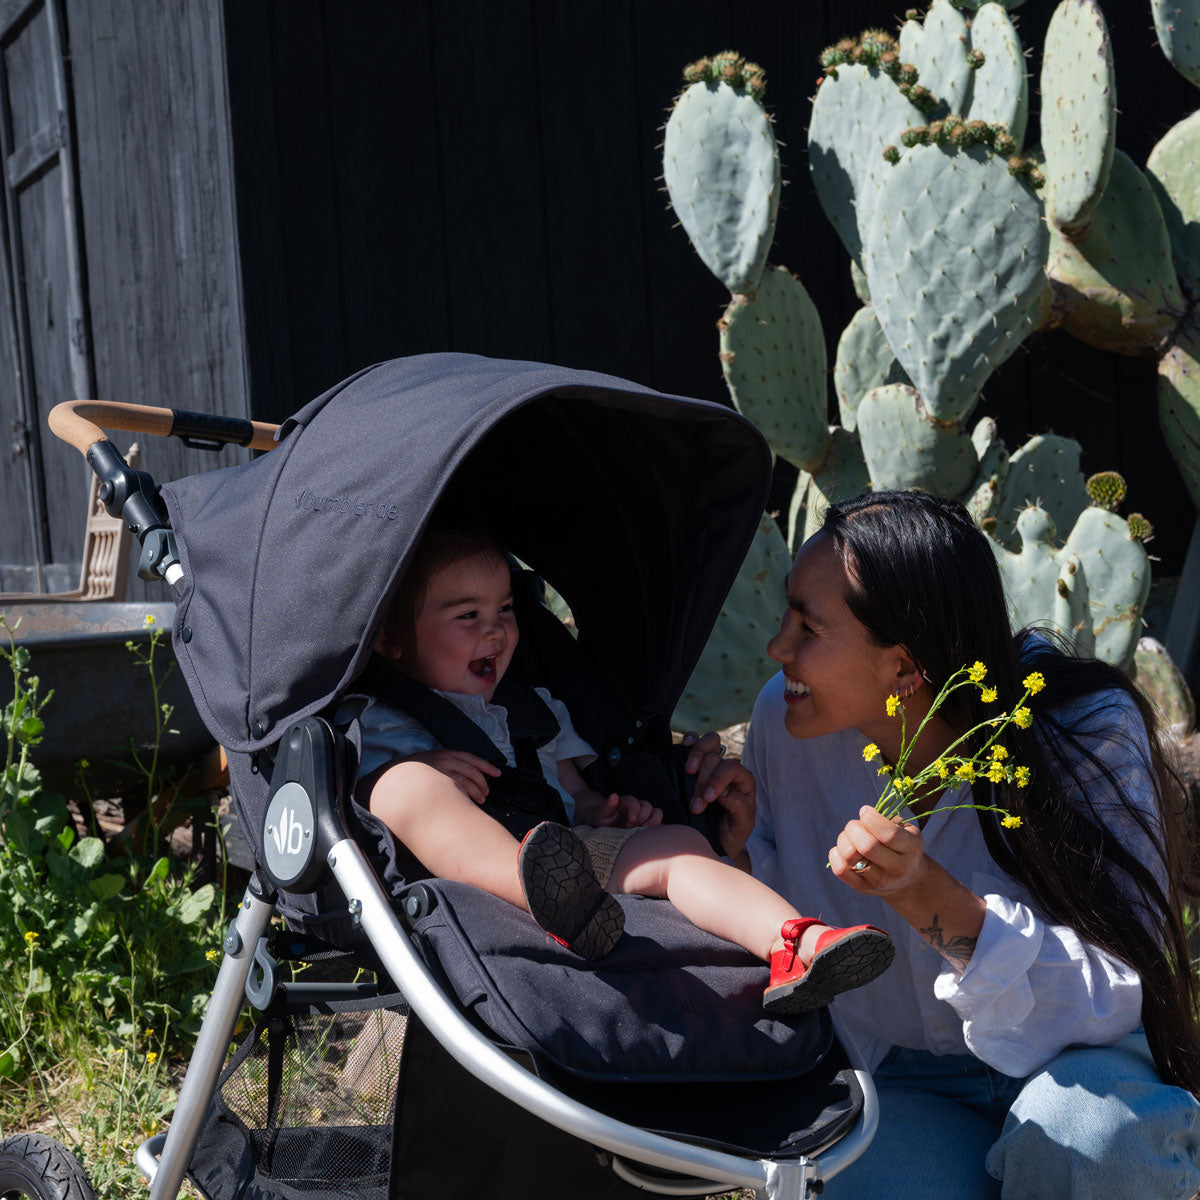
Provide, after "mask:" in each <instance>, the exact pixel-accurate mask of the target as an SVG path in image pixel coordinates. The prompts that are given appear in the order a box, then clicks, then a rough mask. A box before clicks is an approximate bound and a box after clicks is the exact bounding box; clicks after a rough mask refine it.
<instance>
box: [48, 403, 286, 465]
mask: <svg viewBox="0 0 1200 1200" xmlns="http://www.w3.org/2000/svg"><path fill="white" fill-rule="evenodd" d="M49 424H50V429H51V430H52V431H53V433H54V434H55V436H56V437H59V438H61V439H62V440H63V441H64V442H67V443H69V444H70V445H72V446H74V447H75V449H76V450H78V451H79V453H80V454H83V455H85V456H86V454H87V452H88V450H89V449H90V448H91V447H92V446H94V445H95V444H96V443H97V442H102V441H106V440H107V439H106V436H105V433H104V429H103V428H102V426H106V427H107V428H109V429H120V430H123V431H125V432H127V433H152V434H155V435H156V436H158V437H171V436H172V435H174V436H176V437H180V438H182V439H183V441H184V442H185V444H188V445H194V446H197V447H200V448H203V449H214V450H216V449H220V447H221V446H222V445H224V444H226V443H229V442H232V443H234V444H235V445H239V446H248V447H249V448H250V449H251V450H273V449H274V448H275V446H276V442H275V431H276V430H277V429H278V428H279V427H278V426H277V425H271V424H269V423H267V422H265V421H247V420H243V419H242V418H240V417H221V416H215V415H213V414H211V413H194V412H186V411H184V410H182V409H174V408H154V407H151V406H150V405H145V404H122V403H118V402H116V401H106V400H66V401H64V402H63V403H61V404H56V405H55V406H54V407H53V408H52V409H51V410H50V416H49Z"/></svg>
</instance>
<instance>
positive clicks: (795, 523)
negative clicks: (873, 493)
mask: <svg viewBox="0 0 1200 1200" xmlns="http://www.w3.org/2000/svg"><path fill="white" fill-rule="evenodd" d="M830 433H831V434H832V437H831V438H830V442H829V451H828V453H827V454H826V455H825V457H824V459H823V460H822V461H821V463H820V464H819V465H818V466H817V467H815V468H814V470H813V472H812V474H811V475H810V474H809V473H808V472H805V473H804V474H803V475H802V476H801V477H800V479H799V480H798V481H797V483H796V490H795V492H794V493H793V495H792V502H791V505H790V506H789V509H788V534H787V536H788V545H789V546H790V547H791V549H792V553H793V554H795V553H796V551H797V550H799V549H800V547H801V545H802V544H803V543H804V542H806V541H807V540H808V539H809V538H810V537H812V535H813V534H814V533H816V532H817V530H818V529H820V528H821V525H822V523H823V522H824V520H825V513H826V511H827V510H828V508H829V506H830V505H831V504H840V503H841V502H842V501H843V500H853V499H854V497H855V496H861V495H862V494H863V492H865V491H869V490H870V488H871V476H870V475H869V474H868V473H867V464H866V462H865V461H864V460H863V452H862V443H861V442H860V441H859V440H858V438H857V437H856V436H855V435H854V434H852V433H851V432H850V431H849V430H847V429H840V428H837V427H834V428H833V429H832V430H830Z"/></svg>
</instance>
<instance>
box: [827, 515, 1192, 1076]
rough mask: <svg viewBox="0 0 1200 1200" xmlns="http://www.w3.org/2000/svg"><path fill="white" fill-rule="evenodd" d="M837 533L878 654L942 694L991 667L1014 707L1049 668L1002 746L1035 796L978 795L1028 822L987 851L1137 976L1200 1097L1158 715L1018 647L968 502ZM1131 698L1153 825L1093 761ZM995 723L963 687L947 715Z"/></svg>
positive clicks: (1179, 1067)
mask: <svg viewBox="0 0 1200 1200" xmlns="http://www.w3.org/2000/svg"><path fill="white" fill-rule="evenodd" d="M823 532H824V533H827V534H828V535H829V536H830V537H831V538H832V539H833V543H834V545H835V547H836V549H837V552H838V554H839V556H840V558H841V561H842V563H843V565H844V566H845V568H846V575H847V578H848V579H849V580H850V584H849V594H848V595H847V596H846V602H847V605H848V606H849V608H850V611H851V612H852V613H853V614H854V615H855V616H856V617H857V618H858V620H859V621H861V622H862V624H863V625H864V626H865V627H866V629H867V631H868V633H869V634H870V635H871V637H872V638H873V639H874V640H875V641H876V642H877V643H878V644H879V645H882V646H895V645H900V646H904V647H905V648H906V649H907V650H908V652H909V653H910V654H911V655H912V657H913V658H914V659H915V660H916V662H917V663H918V664H919V666H920V668H921V670H922V671H923V672H924V674H925V677H926V679H927V680H928V681H929V683H930V686H931V687H932V689H933V692H934V694H935V695H936V694H937V692H938V691H939V690H940V689H941V687H942V685H943V684H944V683H945V682H946V680H947V679H948V678H949V677H950V676H951V675H953V674H954V672H955V671H957V670H959V669H960V668H962V667H964V666H968V665H970V664H971V663H973V662H975V661H976V660H980V661H982V662H983V663H985V664H986V666H987V668H988V676H987V680H988V682H989V683H990V684H992V685H993V686H996V687H997V688H998V689H999V705H1001V706H1003V707H1002V709H1000V711H1006V710H1007V709H1009V708H1011V706H1012V705H1013V704H1015V703H1016V702H1017V700H1019V698H1020V697H1021V695H1022V693H1023V691H1024V687H1023V685H1022V679H1023V678H1025V677H1026V676H1027V675H1028V674H1029V673H1030V672H1031V671H1035V670H1036V671H1040V672H1041V673H1042V674H1043V675H1044V676H1045V680H1046V687H1045V690H1044V691H1042V692H1040V693H1039V694H1038V695H1037V696H1036V697H1034V698H1033V699H1032V700H1031V701H1030V702H1029V706H1030V707H1031V708H1032V709H1033V712H1034V723H1033V725H1032V726H1031V728H1030V729H1029V730H1028V731H1022V730H1020V729H1018V728H1017V727H1016V725H1015V724H1010V725H1009V726H1008V727H1007V728H1006V730H1005V732H1004V738H1003V740H1004V742H1005V744H1006V746H1007V748H1008V750H1009V752H1010V755H1011V761H1013V762H1019V763H1023V764H1025V765H1027V766H1029V767H1030V769H1031V772H1032V778H1031V781H1030V783H1029V786H1028V787H1026V788H1018V787H1016V786H1015V785H996V787H995V791H994V792H993V791H992V790H991V789H992V787H993V785H991V784H988V783H986V782H984V783H976V785H975V790H976V797H977V798H976V803H981V804H998V805H1000V806H1002V807H1004V808H1006V809H1008V810H1009V811H1010V812H1012V813H1013V814H1014V815H1016V816H1019V817H1020V818H1021V827H1020V828H1019V829H1017V830H1013V831H1011V832H1010V831H1009V830H1006V829H1004V828H1003V827H1002V826H1001V825H1000V818H999V816H998V814H996V813H990V812H979V813H978V817H979V821H980V824H981V826H982V827H983V834H984V838H985V839H986V842H987V846H988V849H989V851H990V852H991V854H992V857H993V858H994V859H995V860H996V862H997V863H998V864H999V866H1000V867H1001V868H1002V869H1003V870H1004V871H1005V872H1006V873H1007V874H1008V875H1009V876H1010V877H1011V878H1013V879H1015V880H1017V881H1018V882H1019V883H1021V884H1022V885H1023V886H1024V887H1025V888H1026V889H1027V890H1028V891H1029V893H1030V895H1031V896H1032V897H1033V899H1034V902H1035V904H1036V905H1037V907H1038V908H1039V909H1040V911H1041V912H1042V914H1043V915H1044V916H1046V917H1048V918H1049V919H1050V920H1051V921H1052V922H1054V923H1055V924H1061V925H1068V926H1070V927H1071V928H1072V929H1073V930H1075V932H1076V933H1078V934H1079V935H1080V937H1082V938H1083V939H1085V940H1086V941H1088V942H1090V943H1092V944H1093V945H1095V946H1098V947H1100V948H1101V949H1103V950H1105V951H1107V952H1108V953H1110V954H1112V955H1114V956H1115V957H1116V958H1119V959H1120V960H1121V961H1122V962H1124V963H1127V964H1128V965H1129V966H1131V967H1132V968H1133V969H1134V970H1136V971H1137V973H1138V975H1139V976H1140V977H1141V980H1142V1021H1143V1024H1144V1026H1145V1029H1146V1037H1147V1040H1148V1042H1149V1045H1150V1049H1151V1051H1152V1053H1153V1055H1154V1061H1155V1063H1156V1065H1157V1066H1158V1069H1159V1073H1160V1074H1161V1075H1162V1077H1163V1078H1164V1079H1165V1080H1166V1081H1167V1082H1169V1083H1174V1084H1177V1085H1179V1086H1180V1087H1184V1088H1186V1089H1187V1090H1188V1091H1190V1092H1192V1093H1193V1094H1196V1095H1198V1096H1200V1017H1198V1006H1197V1003H1198V998H1200V997H1198V989H1197V980H1196V976H1195V974H1194V972H1193V971H1192V968H1191V964H1190V959H1189V953H1188V947H1187V939H1186V936H1185V933H1184V928H1183V919H1182V913H1181V897H1182V891H1183V887H1182V876H1183V871H1184V869H1185V867H1186V866H1187V860H1186V859H1185V848H1186V846H1187V843H1188V838H1187V836H1186V832H1187V831H1188V827H1189V826H1190V821H1189V820H1188V816H1187V808H1186V798H1185V796H1184V794H1183V789H1182V787H1181V786H1180V784H1179V780H1178V777H1177V776H1176V775H1175V773H1174V771H1173V770H1172V769H1171V767H1170V765H1169V764H1168V762H1167V760H1166V758H1165V756H1164V752H1163V746H1162V743H1161V740H1160V735H1159V722H1158V720H1157V718H1156V716H1155V713H1154V710H1153V709H1152V708H1151V706H1150V705H1149V703H1148V702H1147V701H1146V699H1145V698H1144V697H1143V695H1142V694H1141V692H1140V691H1138V689H1137V688H1136V687H1134V685H1133V684H1132V682H1131V681H1130V680H1129V679H1128V678H1127V677H1126V676H1125V674H1124V673H1123V672H1121V671H1120V670H1118V669H1117V668H1116V667H1113V666H1110V665H1108V664H1107V663H1103V662H1100V661H1098V660H1095V659H1080V658H1075V657H1072V656H1070V655H1069V654H1066V653H1064V652H1063V651H1062V650H1061V649H1059V648H1058V647H1057V646H1056V645H1055V644H1053V639H1052V638H1050V637H1048V636H1046V635H1045V634H1043V633H1041V632H1037V633H1033V632H1031V631H1028V630H1025V631H1022V632H1021V633H1019V634H1017V635H1016V637H1015V638H1014V636H1013V635H1012V633H1011V631H1010V627H1009V621H1008V614H1007V611H1006V607H1005V602H1004V590H1003V586H1002V584H1001V580H1000V572H999V568H998V566H997V564H996V560H995V557H994V555H993V553H992V550H991V547H990V545H989V544H988V540H987V538H986V536H985V535H984V534H983V533H981V532H980V531H979V530H978V529H977V528H976V527H975V524H974V523H973V522H972V520H971V518H970V516H969V515H968V514H967V511H966V509H965V508H963V506H962V505H961V504H959V503H957V502H956V501H953V500H945V499H942V498H940V497H937V496H932V495H929V494H928V493H925V492H873V493H870V494H868V495H865V496H861V497H859V498H858V499H856V500H850V501H846V502H844V503H842V504H835V505H832V506H830V508H829V510H828V513H827V514H826V517H825V522H824V525H823ZM1105 693H1107V695H1105ZM1089 697H1090V698H1091V699H1090V700H1085V698H1089ZM1125 697H1128V701H1132V703H1133V704H1134V705H1136V709H1137V712H1138V713H1139V714H1140V717H1141V721H1142V723H1143V724H1144V726H1145V731H1146V737H1147V739H1148V747H1149V751H1148V753H1149V757H1148V760H1147V749H1146V744H1144V743H1142V741H1141V739H1140V737H1138V736H1136V734H1137V733H1139V732H1140V731H1136V732H1135V736H1133V737H1132V738H1129V739H1128V741H1129V745H1128V746H1127V747H1123V748H1122V750H1121V754H1122V755H1123V756H1125V757H1127V758H1128V760H1129V761H1130V762H1131V764H1133V765H1134V767H1135V768H1136V769H1140V771H1141V772H1143V773H1144V777H1145V778H1146V779H1147V782H1148V786H1151V787H1152V789H1153V793H1154V798H1155V803H1156V808H1157V812H1155V813H1150V814H1147V813H1146V811H1145V809H1144V806H1143V807H1139V806H1138V805H1137V803H1136V802H1135V797H1134V796H1132V795H1130V794H1129V790H1128V788H1127V787H1126V786H1124V785H1123V784H1122V782H1121V781H1120V780H1119V779H1117V778H1116V777H1115V776H1114V774H1113V772H1112V770H1110V769H1109V767H1108V766H1107V765H1106V764H1105V762H1103V761H1101V759H1100V758H1099V757H1097V755H1096V753H1095V749H1096V747H1097V745H1098V740H1097V737H1096V735H1095V730H1096V727H1097V725H1098V724H1099V725H1102V724H1104V722H1105V709H1111V710H1112V732H1113V733H1114V734H1117V735H1119V731H1120V729H1121V720H1120V718H1121V715H1122V712H1124V713H1126V714H1127V713H1128V712H1129V704H1128V701H1126V700H1125ZM1078 701H1082V703H1078V704H1074V709H1073V712H1074V714H1075V715H1072V712H1071V711H1068V710H1069V709H1070V708H1071V706H1072V705H1073V702H1078ZM997 711H998V708H997V705H995V704H993V705H990V706H989V705H984V703H983V702H982V698H981V695H980V690H979V689H978V688H974V687H965V688H961V689H959V690H957V691H956V692H954V693H953V694H952V696H951V697H950V698H949V700H948V702H947V703H946V705H945V707H944V708H942V709H941V710H940V714H941V715H942V717H943V718H944V719H945V720H946V721H947V722H948V723H949V724H950V725H951V726H952V727H953V728H955V729H958V730H959V731H964V730H967V729H970V728H972V727H973V726H974V725H976V724H977V723H979V722H980V721H983V720H986V719H987V718H988V717H990V716H994V715H995V713H996V712H997ZM1056 714H1057V715H1056ZM1080 718H1083V719H1082V720H1081V719H1080ZM1106 732H1107V731H1106ZM1089 735H1090V736H1089ZM1110 740H1111V739H1110ZM1107 757H1108V759H1109V761H1112V755H1111V752H1110V753H1109V754H1108V755H1107ZM1097 782H1099V783H1100V786H1099V787H1097V786H1096V785H1097ZM993 797H994V798H993ZM1101 809H1102V810H1103V811H1100V810H1101ZM1114 827H1116V828H1119V829H1120V830H1123V835H1124V838H1125V841H1123V840H1122V838H1121V837H1120V836H1118V835H1117V833H1115V832H1114ZM1127 842H1132V843H1134V844H1133V845H1132V846H1131V845H1129V844H1126V843H1127ZM1147 851H1149V852H1148V853H1147ZM1155 857H1157V859H1158V862H1155V861H1154V859H1155ZM1160 864H1161V865H1160ZM1164 879H1165V883H1164Z"/></svg>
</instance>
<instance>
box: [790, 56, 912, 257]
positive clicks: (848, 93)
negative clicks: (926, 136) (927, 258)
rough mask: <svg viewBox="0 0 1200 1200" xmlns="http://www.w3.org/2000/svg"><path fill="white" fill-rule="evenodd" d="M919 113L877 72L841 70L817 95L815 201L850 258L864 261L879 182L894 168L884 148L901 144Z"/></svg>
mask: <svg viewBox="0 0 1200 1200" xmlns="http://www.w3.org/2000/svg"><path fill="white" fill-rule="evenodd" d="M923 119H924V118H923V117H922V116H921V112H920V110H919V109H917V108H915V107H914V106H913V105H912V104H910V103H909V102H908V101H907V100H906V99H905V98H904V97H903V96H902V95H900V92H899V91H898V90H897V88H896V85H895V83H893V82H892V80H891V79H889V78H888V76H887V75H885V74H884V73H883V72H882V71H879V70H878V69H876V68H872V67H864V66H860V65H857V64H852V65H850V66H844V67H839V68H838V69H837V75H836V76H829V77H828V78H826V80H825V81H824V83H822V84H821V87H820V88H819V89H818V91H817V98H816V101H815V102H814V103H813V114H812V121H811V123H810V124H809V127H808V157H809V163H810V166H811V169H812V176H813V186H814V187H815V188H816V190H817V199H819V200H820V201H821V207H822V208H823V209H824V210H825V215H826V216H827V217H828V218H829V220H830V222H831V224H832V225H833V227H834V229H836V230H837V235H838V237H840V238H841V239H842V245H844V246H845V247H846V250H847V251H848V252H849V254H850V257H851V258H852V259H854V260H856V261H860V262H861V259H862V243H863V238H864V236H865V234H866V232H867V231H868V230H869V229H870V228H871V227H872V224H873V217H874V213H875V204H876V201H877V200H878V193H879V185H880V182H881V181H882V180H883V179H884V178H885V177H886V176H887V175H888V174H889V173H890V172H891V171H893V170H894V169H895V168H893V167H892V166H891V165H890V164H889V163H887V162H885V161H884V158H883V148H884V147H885V146H890V145H897V146H898V145H899V144H900V135H901V134H902V133H903V132H904V130H905V129H907V128H908V127H909V126H910V125H920V124H921V123H922V121H923Z"/></svg>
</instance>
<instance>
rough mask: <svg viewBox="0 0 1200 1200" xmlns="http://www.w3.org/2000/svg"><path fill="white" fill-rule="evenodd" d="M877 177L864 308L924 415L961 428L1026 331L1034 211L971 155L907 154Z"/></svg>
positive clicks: (1035, 252) (1036, 240) (1025, 195)
mask: <svg viewBox="0 0 1200 1200" xmlns="http://www.w3.org/2000/svg"><path fill="white" fill-rule="evenodd" d="M888 171H889V174H888V175H887V177H886V179H885V180H884V184H883V188H882V189H881V193H880V201H879V205H878V209H877V214H876V220H875V223H874V226H873V227H872V229H871V232H870V237H869V240H868V242H867V245H866V247H865V250H864V258H863V266H864V268H865V269H866V272H867V280H868V283H869V284H870V288H871V297H872V303H873V305H874V307H875V313H876V315H877V317H878V318H879V323H880V325H881V326H882V327H883V331H884V334H885V335H886V336H887V340H888V342H889V343H890V345H891V347H892V350H893V351H894V352H895V355H896V358H897V359H898V360H899V361H900V364H901V365H902V366H903V367H904V369H905V371H907V373H908V376H909V378H910V379H911V380H912V382H913V385H914V386H915V387H916V388H917V390H918V391H919V392H920V393H921V395H922V397H923V398H924V401H925V404H926V406H927V407H928V409H929V411H930V413H931V414H933V415H934V416H935V417H937V418H938V419H939V420H942V421H949V420H957V419H961V418H962V417H963V416H965V415H966V413H968V412H969V411H970V409H971V406H972V405H973V404H974V403H975V401H976V398H977V396H978V394H979V390H980V388H981V387H982V386H983V384H984V382H985V381H986V380H987V378H988V376H989V375H991V373H992V372H993V371H994V370H995V369H996V368H997V367H998V366H999V365H1000V364H1001V363H1002V362H1004V360H1005V359H1007V358H1008V356H1009V355H1010V354H1011V353H1012V352H1013V351H1014V350H1015V349H1016V348H1017V346H1018V345H1020V343H1021V340H1022V338H1024V337H1025V335H1026V334H1027V333H1028V332H1029V331H1030V330H1031V329H1032V328H1033V321H1032V319H1031V316H1030V314H1031V313H1032V312H1033V311H1034V310H1035V308H1036V306H1037V303H1038V300H1039V297H1040V295H1041V292H1042V290H1043V285H1044V280H1043V276H1042V269H1043V263H1044V262H1045V257H1046V249H1047V240H1046V230H1045V225H1044V223H1043V221H1042V210H1041V205H1040V204H1039V203H1038V201H1037V198H1036V197H1035V196H1034V195H1033V193H1032V192H1031V191H1030V190H1029V189H1028V188H1027V187H1026V186H1025V185H1024V184H1023V183H1021V182H1019V181H1018V180H1016V179H1014V178H1013V177H1012V176H1011V175H1010V174H1009V173H1008V171H1007V170H1006V169H1005V166H1004V164H1003V163H1001V162H1000V161H999V160H998V159H995V158H993V157H992V156H991V155H990V154H989V153H988V151H986V150H985V149H983V148H982V147H977V148H975V149H972V150H943V149H942V148H940V147H938V146H914V147H913V148H912V149H911V150H910V151H909V152H908V153H907V154H906V155H905V156H904V158H903V159H901V160H900V162H899V163H898V164H897V165H896V166H894V167H891V168H888ZM964 486H965V485H964Z"/></svg>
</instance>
